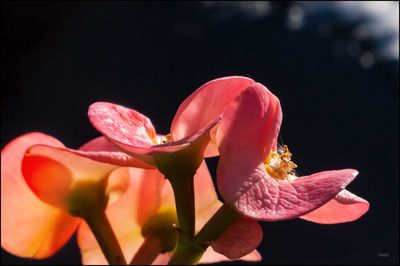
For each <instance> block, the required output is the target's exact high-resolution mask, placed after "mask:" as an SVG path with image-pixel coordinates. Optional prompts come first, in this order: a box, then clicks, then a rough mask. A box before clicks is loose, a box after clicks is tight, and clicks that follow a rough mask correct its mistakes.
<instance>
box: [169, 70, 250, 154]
mask: <svg viewBox="0 0 400 266" xmlns="http://www.w3.org/2000/svg"><path fill="white" fill-rule="evenodd" d="M253 83H254V81H253V80H252V79H250V78H246V77H240V76H231V77H224V78H219V79H214V80H211V81H209V82H207V83H206V84H204V85H202V86H201V87H200V88H198V89H197V90H196V91H195V92H194V93H192V94H191V95H190V96H189V97H187V98H186V99H185V100H184V101H183V102H182V104H181V105H180V106H179V109H178V111H177V112H176V114H175V117H174V120H173V121H172V124H171V134H172V137H173V139H181V138H184V137H186V136H190V135H193V134H195V133H196V132H197V131H199V130H200V129H202V128H203V127H205V126H206V125H208V124H209V123H210V122H211V121H213V120H214V119H215V118H216V117H218V116H219V115H221V114H222V113H223V111H224V110H225V108H226V107H227V106H228V105H229V104H230V103H231V101H232V100H233V99H234V98H236V97H237V96H238V95H239V94H240V93H241V92H242V91H243V90H244V89H245V88H247V87H248V86H249V85H251V84H253ZM206 153H207V154H208V155H209V156H216V155H218V149H217V147H216V146H215V143H214V142H213V138H212V140H211V143H210V144H209V147H208V148H207V150H206Z"/></svg>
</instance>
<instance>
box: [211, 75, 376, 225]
mask: <svg viewBox="0 0 400 266" xmlns="http://www.w3.org/2000/svg"><path fill="white" fill-rule="evenodd" d="M281 121H282V111H281V107H280V103H279V100H278V98H277V97H276V96H274V95H273V94H272V93H271V92H270V91H269V90H268V89H267V88H265V87H264V86H263V85H262V84H260V83H253V84H252V85H250V86H248V87H247V88H246V89H245V90H243V92H242V93H241V94H240V95H239V96H238V97H237V98H235V99H234V100H233V101H232V103H230V105H229V107H228V108H227V109H226V110H225V112H224V114H223V118H222V121H221V123H220V125H219V127H218V131H217V133H216V142H217V143H218V144H219V152H220V156H221V157H220V161H219V164H218V169H217V172H218V188H219V190H220V192H221V195H222V197H223V198H224V200H225V201H226V202H227V203H229V204H231V205H232V206H234V208H235V209H236V211H237V212H239V213H240V214H242V215H243V216H245V217H251V218H254V219H257V220H263V221H278V220H285V219H292V218H297V217H302V218H304V219H306V220H309V221H313V222H319V223H339V222H348V221H353V220H355V219H358V218H359V217H360V216H362V215H363V214H364V213H365V212H366V211H367V210H368V208H369V203H368V202H367V201H366V200H364V199H362V198H359V197H357V196H355V195H353V194H351V193H350V192H348V191H346V190H344V188H345V187H346V186H347V185H348V184H349V183H350V182H351V181H352V180H353V179H354V178H355V177H356V175H357V174H358V171H356V170H353V169H343V170H334V171H325V172H320V173H316V174H312V175H309V176H301V177H297V176H296V175H295V173H294V171H293V169H294V168H295V167H296V165H295V164H294V163H293V162H292V161H291V153H290V152H289V150H288V149H287V147H286V146H283V147H282V149H279V147H278V146H277V136H278V132H279V128H280V125H281Z"/></svg>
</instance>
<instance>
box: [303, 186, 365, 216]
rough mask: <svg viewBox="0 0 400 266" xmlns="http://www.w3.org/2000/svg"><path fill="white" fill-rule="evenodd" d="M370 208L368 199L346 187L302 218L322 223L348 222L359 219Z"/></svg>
mask: <svg viewBox="0 0 400 266" xmlns="http://www.w3.org/2000/svg"><path fill="white" fill-rule="evenodd" d="M368 209H369V203H368V201H366V200H365V199H363V198H360V197H358V196H356V195H354V194H353V193H351V192H349V191H347V190H345V189H344V190H342V191H340V192H339V194H337V195H336V197H335V198H334V199H331V200H330V201H328V202H327V203H325V204H324V205H322V206H321V207H319V208H318V209H316V210H314V211H312V212H310V213H307V214H306V215H303V216H301V217H300V218H302V219H304V220H307V221H310V222H314V223H320V224H336V223H346V222H352V221H354V220H357V219H358V218H360V217H361V216H363V215H364V214H365V213H366V212H367V211H368Z"/></svg>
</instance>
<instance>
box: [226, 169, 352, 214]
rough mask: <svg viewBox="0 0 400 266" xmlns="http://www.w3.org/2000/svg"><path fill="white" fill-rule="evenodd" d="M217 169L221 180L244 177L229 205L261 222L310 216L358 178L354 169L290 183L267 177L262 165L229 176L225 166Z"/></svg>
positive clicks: (327, 172) (238, 170)
mask: <svg viewBox="0 0 400 266" xmlns="http://www.w3.org/2000/svg"><path fill="white" fill-rule="evenodd" d="M219 168H220V169H219V174H220V175H221V176H228V177H229V178H232V179H235V177H236V176H242V175H247V177H248V179H247V181H246V182H245V183H243V184H242V186H241V187H238V189H237V193H236V198H235V199H233V198H231V199H230V200H231V201H230V203H231V204H232V205H233V206H234V207H235V209H236V210H237V211H238V212H239V213H240V214H242V215H244V216H246V217H249V218H253V219H257V220H263V221H279V220H287V219H293V218H297V217H299V216H301V215H304V214H306V213H309V212H311V211H313V210H315V209H316V208H319V207H321V206H322V205H324V204H325V203H327V202H328V201H329V200H331V199H333V198H334V197H335V196H336V195H337V194H338V193H339V192H340V191H341V190H343V189H344V188H345V187H346V186H347V185H348V184H349V183H350V182H351V181H352V180H353V179H354V178H355V177H356V175H357V174H358V172H357V171H356V170H353V169H343V170H336V171H325V172H320V173H316V174H313V175H309V176H303V177H299V178H297V179H296V180H294V181H293V182H289V181H286V180H285V181H282V180H278V179H274V178H272V177H270V176H269V175H268V173H267V172H266V171H265V168H264V165H263V164H262V165H260V166H259V167H258V168H257V169H254V170H253V171H249V170H248V169H246V168H243V167H242V168H235V169H234V170H233V171H236V172H232V168H231V167H229V166H224V165H222V166H221V167H219Z"/></svg>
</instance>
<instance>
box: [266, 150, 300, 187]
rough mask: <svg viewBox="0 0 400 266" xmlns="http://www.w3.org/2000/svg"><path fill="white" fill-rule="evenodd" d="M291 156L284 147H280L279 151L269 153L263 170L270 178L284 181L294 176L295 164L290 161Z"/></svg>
mask: <svg viewBox="0 0 400 266" xmlns="http://www.w3.org/2000/svg"><path fill="white" fill-rule="evenodd" d="M291 158H292V154H291V153H290V151H289V149H288V147H287V146H286V145H283V146H282V149H281V150H278V151H271V152H270V153H269V154H268V156H267V159H266V160H265V162H264V166H265V169H266V170H267V172H268V174H270V176H272V177H274V178H277V179H280V180H286V179H290V176H295V172H294V171H293V169H294V168H296V167H297V164H295V163H294V162H292V161H291Z"/></svg>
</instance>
